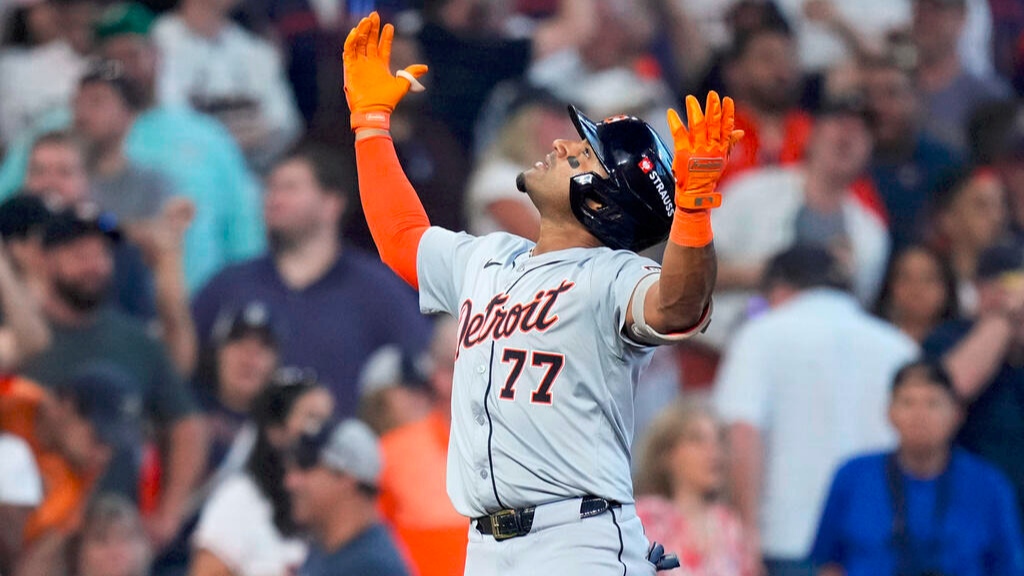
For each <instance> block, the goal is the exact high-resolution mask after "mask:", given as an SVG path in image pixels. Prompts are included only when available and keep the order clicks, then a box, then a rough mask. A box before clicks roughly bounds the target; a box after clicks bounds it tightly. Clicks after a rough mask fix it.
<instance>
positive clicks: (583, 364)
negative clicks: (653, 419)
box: [417, 228, 660, 517]
mask: <svg viewBox="0 0 1024 576" xmlns="http://www.w3.org/2000/svg"><path fill="white" fill-rule="evenodd" d="M532 248H533V243H532V242H529V241H527V240H524V239H522V238H519V237H516V236H512V235H509V234H504V233H495V234H489V235H487V236H482V237H474V236H470V235H468V234H464V233H455V232H451V231H448V230H445V229H442V228H431V229H429V230H428V231H427V232H426V233H425V234H424V235H423V238H422V240H421V242H420V245H419V252H418V257H417V274H418V277H419V291H420V308H421V310H422V311H423V312H425V313H435V312H446V313H448V314H451V315H452V316H454V317H456V318H458V320H459V330H458V336H459V341H458V350H457V355H456V361H455V377H454V389H453V392H452V429H451V439H450V441H449V451H448V494H449V496H450V497H451V499H452V502H453V504H454V505H455V509H456V510H458V511H459V513H461V514H464V515H466V516H469V517H476V516H482V515H485V514H488V513H491V512H495V511H497V510H499V509H502V508H518V507H524V506H530V505H537V504H543V503H546V502H552V501H556V500H562V499H566V498H573V497H579V496H585V495H594V496H600V497H603V498H608V499H612V500H617V501H619V502H622V503H631V502H633V489H632V480H631V478H630V445H631V442H632V435H633V394H634V389H635V385H636V382H637V379H638V377H639V374H640V371H641V370H642V369H643V368H644V367H645V366H646V365H647V363H648V362H649V361H650V358H651V353H652V352H653V350H654V348H653V347H650V346H645V345H641V344H637V343H635V342H633V341H632V340H630V339H629V338H627V337H626V336H625V335H624V330H623V328H624V324H625V321H626V310H627V306H629V303H630V298H631V296H632V294H633V291H634V289H635V288H636V286H637V284H638V283H639V282H640V280H641V279H643V278H644V277H646V276H649V275H651V274H657V273H659V272H660V267H659V266H658V265H657V263H655V262H654V261H652V260H649V259H647V258H643V257H641V256H638V255H636V254H634V253H632V252H627V251H613V250H611V249H608V248H572V249H568V250H560V251H557V252H550V253H546V254H541V255H538V256H532V255H531V249H532Z"/></svg>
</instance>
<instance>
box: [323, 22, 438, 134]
mask: <svg viewBox="0 0 1024 576" xmlns="http://www.w3.org/2000/svg"><path fill="white" fill-rule="evenodd" d="M394 37H395V27H394V26H392V25H391V24H387V25H385V26H384V29H383V30H382V29H381V27H380V16H379V15H378V14H377V13H376V12H373V13H371V14H370V15H369V16H367V17H366V18H363V19H362V20H360V21H359V24H358V25H357V26H356V27H355V28H353V29H352V31H351V32H349V33H348V38H346V39H345V51H344V52H343V55H342V60H343V61H344V63H345V99H346V100H348V109H349V110H350V111H351V112H352V118H351V124H352V129H353V130H357V131H358V130H359V129H360V128H379V129H382V130H388V129H390V127H391V112H392V111H393V110H394V109H395V106H396V105H397V104H398V101H399V100H401V99H402V97H403V96H405V94H406V93H407V92H408V91H409V90H410V88H411V89H412V90H413V91H414V92H420V91H422V90H424V88H423V85H422V84H420V83H419V81H418V80H417V78H419V77H420V76H423V75H424V74H426V73H427V67H426V66H425V65H423V64H414V65H412V66H409V67H408V68H406V69H405V70H399V71H398V72H397V73H396V74H392V73H391V42H392V40H393V39H394Z"/></svg>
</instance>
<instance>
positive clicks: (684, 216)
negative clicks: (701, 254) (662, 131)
mask: <svg viewBox="0 0 1024 576" xmlns="http://www.w3.org/2000/svg"><path fill="white" fill-rule="evenodd" d="M705 112H706V114H705ZM686 120H687V125H688V126H689V127H690V128H689V129H687V128H686V126H684V125H683V122H682V120H680V119H679V113H678V112H676V111H675V110H673V109H669V111H668V126H669V129H671V130H672V139H673V140H674V141H675V160H673V161H672V172H673V174H674V175H675V177H676V208H678V210H676V215H675V218H674V219H673V221H672V230H671V231H670V232H669V239H670V240H672V241H673V242H675V243H676V244H679V245H682V246H687V247H697V248H699V247H703V246H707V245H708V244H710V243H711V241H712V240H713V239H714V234H713V233H712V231H711V213H710V209H711V208H717V207H719V206H721V205H722V195H721V194H719V193H718V192H716V191H715V186H716V185H717V184H718V179H719V178H721V177H722V172H723V171H724V170H725V164H726V161H727V160H728V158H729V152H730V151H731V150H732V147H733V145H734V144H736V142H739V140H740V138H742V137H743V131H742V130H735V129H734V128H735V126H736V105H735V104H734V103H733V101H732V98H728V97H726V98H725V100H724V101H721V100H719V98H718V93H717V92H715V91H711V92H709V93H708V100H707V104H706V105H705V106H704V112H702V111H701V109H700V103H699V102H697V99H696V98H694V97H693V96H687V97H686Z"/></svg>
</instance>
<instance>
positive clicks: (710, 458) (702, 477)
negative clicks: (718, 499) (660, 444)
mask: <svg viewBox="0 0 1024 576" xmlns="http://www.w3.org/2000/svg"><path fill="white" fill-rule="evenodd" d="M671 461H672V467H673V470H672V476H673V487H674V489H675V490H688V491H693V492H695V493H697V494H701V495H708V494H712V493H714V492H716V491H717V490H718V489H719V488H721V485H722V465H723V463H724V460H723V455H722V438H721V431H720V430H719V427H718V424H717V423H716V422H715V420H714V419H713V418H711V417H710V416H706V415H705V416H698V417H696V418H694V419H693V421H692V422H690V423H689V425H687V427H686V429H685V430H684V431H683V435H682V437H681V438H680V439H679V441H678V442H677V443H676V446H675V449H674V450H673V452H672V457H671Z"/></svg>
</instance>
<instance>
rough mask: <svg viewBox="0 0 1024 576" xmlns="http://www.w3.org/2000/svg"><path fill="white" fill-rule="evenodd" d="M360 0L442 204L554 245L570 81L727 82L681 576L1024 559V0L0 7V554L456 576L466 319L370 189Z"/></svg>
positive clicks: (631, 100) (3, 558)
mask: <svg viewBox="0 0 1024 576" xmlns="http://www.w3.org/2000/svg"><path fill="white" fill-rule="evenodd" d="M372 9H376V10H379V11H380V12H381V13H382V16H383V18H384V20H385V21H389V22H393V23H395V25H396V38H395V42H394V48H393V53H392V67H393V68H394V69H399V68H402V67H405V66H406V65H408V64H411V63H419V62H424V63H426V64H428V65H429V66H430V72H429V73H428V75H427V76H426V77H425V78H424V83H425V84H426V85H427V87H428V89H427V90H426V91H425V92H421V93H410V94H409V95H408V96H407V97H406V98H405V99H404V101H403V102H402V103H401V105H400V106H399V107H398V109H397V110H396V111H395V113H394V115H393V116H392V118H391V131H392V135H393V139H394V142H395V145H396V148H397V150H398V155H399V158H400V159H401V162H402V165H403V167H404V168H405V171H406V173H407V174H408V176H409V179H410V181H411V182H412V184H413V185H414V187H415V188H416V190H417V191H418V192H419V194H420V196H421V198H422V200H423V204H424V206H425V208H426V210H427V213H428V214H429V216H430V218H431V222H432V223H433V224H435V225H440V226H444V227H447V228H450V229H454V230H467V231H469V232H471V233H474V234H485V233H489V232H493V231H508V232H511V233H514V234H518V235H521V236H524V237H527V238H535V237H536V235H537V233H538V229H539V222H540V220H539V216H538V214H537V212H536V210H535V209H534V207H533V206H532V205H531V204H530V202H529V200H528V199H527V197H526V196H525V195H523V194H520V193H519V192H518V191H517V190H516V188H515V179H516V178H515V177H516V175H517V174H518V173H519V172H520V171H522V170H524V169H526V168H528V167H529V166H532V164H533V163H534V162H536V161H537V160H539V159H541V158H542V157H543V155H545V154H546V153H547V152H548V151H550V149H551V145H552V141H553V140H555V139H557V138H575V137H576V136H575V132H574V129H573V126H572V124H571V122H570V121H569V118H568V115H567V114H566V106H567V105H568V104H570V103H572V104H575V105H577V106H579V107H580V108H581V109H582V110H583V111H584V112H586V113H587V114H588V115H590V116H592V117H598V118H600V117H606V116H611V115H615V114H631V115H636V116H639V117H641V118H643V119H645V120H647V121H649V122H650V123H651V124H652V125H653V126H654V127H655V129H656V130H658V131H659V132H661V134H662V136H663V137H664V138H665V139H666V141H670V140H669V134H668V125H667V122H666V120H665V111H666V109H667V108H668V107H677V108H678V105H679V103H680V102H681V100H682V98H683V97H684V96H685V95H687V94H691V93H692V94H696V95H698V97H700V98H703V94H704V93H705V92H707V91H708V90H711V89H714V90H718V91H719V92H720V93H722V94H724V95H729V96H732V97H733V98H734V99H735V100H736V102H737V128H739V129H742V130H744V131H745V133H746V136H745V137H744V139H743V140H742V141H741V142H740V143H739V144H738V146H737V148H736V149H735V150H734V151H733V153H732V157H731V160H730V163H729V168H728V172H727V174H726V176H725V179H724V181H723V182H722V183H721V186H720V190H721V192H722V194H723V196H724V204H723V206H722V208H720V209H718V210H716V211H715V213H714V215H713V220H714V228H715V232H716V242H715V246H716V249H717V253H718V257H719V266H718V284H717V290H716V293H715V313H714V321H713V322H712V324H711V327H710V329H709V330H708V331H707V332H706V333H704V334H702V335H700V336H698V337H697V338H695V339H694V340H692V341H689V342H687V343H685V344H682V345H679V346H676V347H672V348H665V349H661V350H659V352H658V353H657V354H656V355H655V358H654V360H653V363H652V365H651V367H650V368H649V369H648V371H647V372H646V373H645V376H644V377H643V378H642V380H641V383H640V385H639V387H638V389H637V390H636V422H637V429H636V430H635V441H634V456H635V458H634V472H635V481H636V482H635V483H636V497H637V509H638V513H639V514H640V516H641V518H642V519H643V521H644V524H645V526H646V529H647V534H648V537H649V538H651V539H654V540H658V541H660V542H662V543H664V544H666V548H668V550H669V551H671V552H676V553H677V554H679V557H680V560H681V564H682V565H681V567H680V568H678V569H676V570H675V571H673V572H671V573H672V574H678V575H680V576H684V575H685V576H761V575H765V574H767V575H770V576H783V575H811V574H813V575H815V576H840V575H848V576H857V575H872V576H879V575H890V574H891V575H893V576H896V575H904V576H922V575H926V574H932V575H937V574H955V575H959V576H971V575H978V576H983V575H984V576H1022V575H1024V540H1022V536H1021V519H1022V518H1024V505H1022V504H1021V502H1024V500H1022V498H1024V458H1021V454H1024V99H1022V96H1024V3H1021V2H1020V0H856V1H853V0H774V1H773V0H507V1H499V0H378V1H377V2H373V1H372V0H350V1H344V0H140V1H138V2H113V1H110V0H3V1H0V152H2V156H0V201H2V203H0V239H2V241H0V574H3V575H4V576H36V575H39V576H43V575H45V576H51V575H57V576H60V575H71V576H144V575H150V574H152V575H154V576H181V575H186V574H187V575H190V576H223V575H234V576H285V575H291V574H302V575H304V576H321V575H328V574H330V575H347V574H351V575H356V574H359V575H364V574H375V575H385V576H386V575H396V576H398V575H405V574H409V575H414V574H418V575H420V576H450V575H455V574H462V568H463V561H464V554H465V545H466V537H467V528H468V521H467V519H465V518H463V517H461V516H459V515H458V514H457V513H456V512H455V511H454V509H453V508H452V506H451V504H450V503H449V501H448V498H447V495H446V492H445V474H446V458H447V449H448V430H449V423H450V420H451V410H450V402H451V389H452V370H453V368H452V367H453V363H454V352H455V346H454V343H455V340H456V332H457V330H458V327H457V325H456V322H455V320H452V319H445V318H428V317H425V316H422V315H421V314H420V313H419V310H418V305H417V301H416V296H415V292H413V291H412V290H411V289H410V288H409V287H408V286H406V285H405V284H404V283H402V282H401V281H400V280H399V279H398V278H397V277H395V276H394V274H393V273H392V272H391V271H390V270H388V269H387V268H385V267H384V266H383V265H382V264H381V263H380V261H379V259H378V257H377V255H376V253H375V252H374V249H373V244H372V241H371V239H370V237H369V233H368V231H367V228H366V225H365V222H364V221H363V218H362V215H361V214H360V209H359V203H358V200H357V198H356V195H355V192H356V189H357V188H356V180H355V172H354V170H353V166H354V157H353V147H352V136H351V132H350V130H349V129H348V110H347V106H346V103H345V98H344V92H343V90H342V68H341V57H340V55H341V47H342V43H343V41H344V37H345V35H346V34H347V32H348V30H349V28H350V27H351V26H352V25H353V24H354V22H356V21H357V19H358V18H359V17H361V16H364V15H366V14H367V13H368V12H369V11H370V10H372ZM380 192H382V193H383V192H386V191H380ZM649 255H650V256H652V257H654V258H656V259H657V258H658V257H659V253H658V250H657V249H654V250H652V251H651V254H649Z"/></svg>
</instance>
